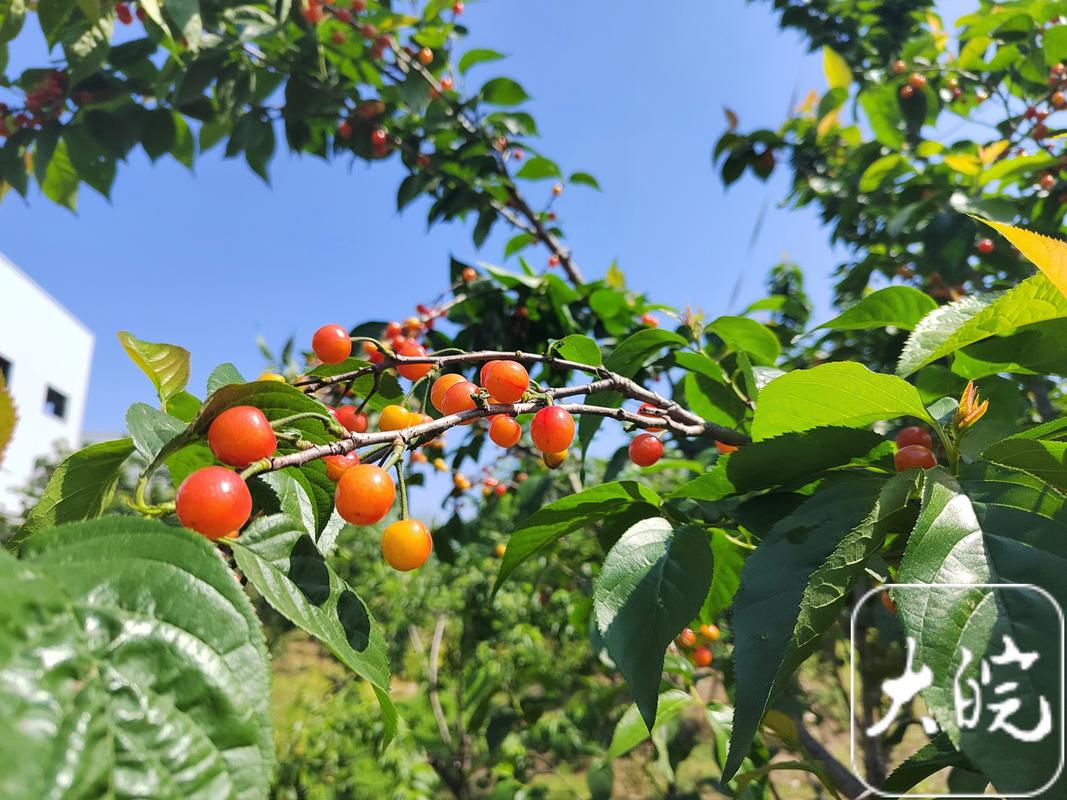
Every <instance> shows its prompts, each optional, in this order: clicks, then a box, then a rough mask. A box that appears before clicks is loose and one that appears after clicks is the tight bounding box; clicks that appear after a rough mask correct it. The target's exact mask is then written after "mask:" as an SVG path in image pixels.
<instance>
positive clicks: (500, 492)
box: [493, 483, 508, 497]
mask: <svg viewBox="0 0 1067 800" xmlns="http://www.w3.org/2000/svg"><path fill="white" fill-rule="evenodd" d="M493 491H494V492H496V496H497V497H503V496H504V495H506V494H507V493H508V487H507V486H505V485H504V484H502V483H499V484H497V485H496V486H494V487H493Z"/></svg>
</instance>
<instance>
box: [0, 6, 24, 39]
mask: <svg viewBox="0 0 1067 800" xmlns="http://www.w3.org/2000/svg"><path fill="white" fill-rule="evenodd" d="M25 19H26V3H25V0H0V42H9V41H11V40H12V39H14V38H15V37H16V36H18V34H19V31H20V30H22V23H23V22H24V21H25Z"/></svg>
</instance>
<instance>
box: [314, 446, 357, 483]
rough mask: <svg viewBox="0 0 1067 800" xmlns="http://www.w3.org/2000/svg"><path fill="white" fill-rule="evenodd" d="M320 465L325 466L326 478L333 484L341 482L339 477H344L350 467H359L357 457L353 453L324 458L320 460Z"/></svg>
mask: <svg viewBox="0 0 1067 800" xmlns="http://www.w3.org/2000/svg"><path fill="white" fill-rule="evenodd" d="M322 463H323V464H325V465H326V477H327V478H329V479H330V480H331V481H333V482H334V483H337V481H339V480H341V476H342V475H344V474H345V473H346V472H348V470H350V469H352V467H357V466H359V456H358V455H356V454H355V453H344V454H343V455H339V456H326V457H325V458H323V459H322Z"/></svg>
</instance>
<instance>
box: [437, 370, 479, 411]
mask: <svg viewBox="0 0 1067 800" xmlns="http://www.w3.org/2000/svg"><path fill="white" fill-rule="evenodd" d="M457 383H469V381H468V380H467V379H466V378H464V377H463V376H462V375H459V374H457V373H455V372H449V373H447V374H445V375H442V376H441V377H440V378H438V379H437V380H435V381H434V382H433V386H432V387H430V403H431V404H432V405H433V407H434V408H436V409H437V410H438V411H440V412H441V413H442V414H444V413H446V412H445V409H444V405H443V401H444V397H445V392H447V391H448V390H449V389H451V388H452V387H453V386H455V385H456V384H457Z"/></svg>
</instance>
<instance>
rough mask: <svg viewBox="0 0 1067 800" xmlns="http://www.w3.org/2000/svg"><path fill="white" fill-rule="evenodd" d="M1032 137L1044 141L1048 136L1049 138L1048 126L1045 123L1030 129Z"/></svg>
mask: <svg viewBox="0 0 1067 800" xmlns="http://www.w3.org/2000/svg"><path fill="white" fill-rule="evenodd" d="M1030 135H1031V136H1032V137H1034V139H1036V140H1041V139H1044V138H1045V137H1046V136H1048V125H1046V124H1045V123H1044V122H1039V123H1037V124H1036V125H1035V126H1034V127H1033V128H1031V129H1030Z"/></svg>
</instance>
